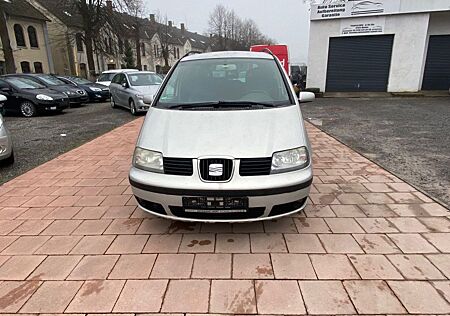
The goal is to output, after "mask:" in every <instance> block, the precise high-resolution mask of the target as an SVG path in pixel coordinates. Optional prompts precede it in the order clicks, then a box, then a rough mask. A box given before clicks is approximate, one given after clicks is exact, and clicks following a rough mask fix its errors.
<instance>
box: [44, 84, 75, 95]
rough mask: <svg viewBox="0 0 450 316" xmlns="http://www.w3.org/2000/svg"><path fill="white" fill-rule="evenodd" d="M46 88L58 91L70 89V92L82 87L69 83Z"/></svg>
mask: <svg viewBox="0 0 450 316" xmlns="http://www.w3.org/2000/svg"><path fill="white" fill-rule="evenodd" d="M48 88H49V89H51V90H55V91H58V92H67V91H72V92H75V93H76V92H77V91H78V90H82V89H80V88H78V87H77V86H74V85H69V84H67V85H61V86H50V87H48Z"/></svg>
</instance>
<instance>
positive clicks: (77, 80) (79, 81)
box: [70, 77, 92, 84]
mask: <svg viewBox="0 0 450 316" xmlns="http://www.w3.org/2000/svg"><path fill="white" fill-rule="evenodd" d="M70 79H71V80H72V81H73V82H75V83H78V84H90V83H92V82H91V81H89V80H87V79H84V78H78V77H70Z"/></svg>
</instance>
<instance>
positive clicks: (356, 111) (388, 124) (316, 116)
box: [302, 97, 450, 206]
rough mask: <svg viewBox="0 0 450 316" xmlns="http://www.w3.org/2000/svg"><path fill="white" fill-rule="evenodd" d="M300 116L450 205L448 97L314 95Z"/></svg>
mask: <svg viewBox="0 0 450 316" xmlns="http://www.w3.org/2000/svg"><path fill="white" fill-rule="evenodd" d="M302 109H303V115H304V117H305V119H307V120H309V121H310V122H311V123H313V124H314V125H316V126H317V127H319V128H320V129H322V130H324V131H325V132H327V133H329V134H330V135H332V136H334V137H335V138H337V139H338V140H340V141H341V142H343V143H345V144H346V145H348V146H350V147H351V148H353V149H355V150H356V151H358V152H360V153H362V154H363V155H365V156H366V157H368V158H369V159H371V160H372V161H374V162H376V163H378V164H379V165H381V166H383V167H384V168H386V169H387V170H389V171H391V172H392V173H394V174H395V175H397V176H398V177H400V178H402V179H403V180H405V181H407V182H409V183H411V184H413V185H415V186H416V187H418V188H421V189H422V190H424V191H425V192H427V193H428V194H429V195H431V196H432V197H435V198H437V199H439V200H440V201H442V202H443V203H444V204H447V206H450V97H440V98H386V99H384V98H381V99H361V98H358V99H345V98H343V99H338V98H333V99H331V98H330V99H328V98H323V99H317V100H316V101H315V102H313V103H307V104H303V105H302Z"/></svg>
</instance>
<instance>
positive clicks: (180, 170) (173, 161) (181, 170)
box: [163, 157, 193, 176]
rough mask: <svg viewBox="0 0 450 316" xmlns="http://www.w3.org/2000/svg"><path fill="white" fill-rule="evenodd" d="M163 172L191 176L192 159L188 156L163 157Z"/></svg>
mask: <svg viewBox="0 0 450 316" xmlns="http://www.w3.org/2000/svg"><path fill="white" fill-rule="evenodd" d="M163 164H164V173H165V174H171V175H176V176H192V174H193V168H192V159H189V158H166V157H164V158H163Z"/></svg>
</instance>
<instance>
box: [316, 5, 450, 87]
mask: <svg viewBox="0 0 450 316" xmlns="http://www.w3.org/2000/svg"><path fill="white" fill-rule="evenodd" d="M307 87H308V88H319V89H320V90H321V91H323V92H359V91H360V92H370V91H374V92H417V91H420V90H448V89H449V87H450V0H426V1H424V0H348V1H326V3H324V4H316V5H313V6H312V8H311V27H310V40H309V57H308V79H307Z"/></svg>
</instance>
